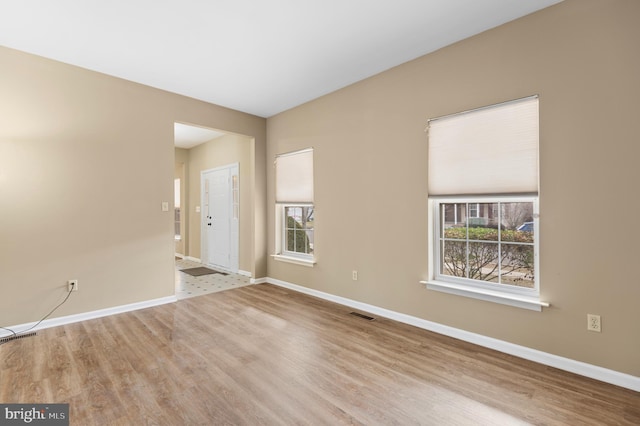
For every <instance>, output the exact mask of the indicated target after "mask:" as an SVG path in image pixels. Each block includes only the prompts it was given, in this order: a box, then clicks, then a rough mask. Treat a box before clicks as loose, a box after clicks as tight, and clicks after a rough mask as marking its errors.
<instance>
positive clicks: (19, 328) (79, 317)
mask: <svg viewBox="0 0 640 426" xmlns="http://www.w3.org/2000/svg"><path fill="white" fill-rule="evenodd" d="M177 301H178V299H177V298H176V296H167V297H161V298H159V299H152V300H145V301H143V302H136V303H130V304H128V305H121V306H114V307H112V308H105V309H99V310H97V311H91V312H84V313H81V314H74V315H67V316H64V317H59V318H51V319H48V320H44V321H42V322H41V323H40V324H38V326H37V327H33V326H34V325H36V324H37V322H30V323H27V324H19V325H14V326H11V327H7V328H10V329H11V330H14V331H15V332H16V333H22V332H23V331H26V330H29V331H37V330H43V329H45V328H51V327H57V326H59V325H65V324H72V323H74V322H80V321H86V320H90V319H95V318H101V317H106V316H109V315H115V314H121V313H123V312H130V311H137V310H138V309H145V308H150V307H152V306H158V305H164V304H166V303H173V302H177ZM31 327H33V329H31ZM11 334H13V333H11V332H9V331H7V330H2V329H0V337H5V336H9V335H11Z"/></svg>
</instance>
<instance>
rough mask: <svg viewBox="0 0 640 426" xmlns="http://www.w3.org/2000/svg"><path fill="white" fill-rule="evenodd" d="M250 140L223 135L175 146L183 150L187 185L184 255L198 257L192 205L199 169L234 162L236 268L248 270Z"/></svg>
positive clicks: (197, 223) (196, 201)
mask: <svg viewBox="0 0 640 426" xmlns="http://www.w3.org/2000/svg"><path fill="white" fill-rule="evenodd" d="M253 145H254V142H253V139H252V138H248V137H246V136H241V135H225V136H222V137H220V138H217V139H214V140H212V141H209V142H207V143H204V144H201V145H198V146H196V147H193V148H191V149H189V150H188V151H186V150H181V149H176V158H178V151H186V153H187V155H188V156H187V158H188V159H187V170H188V172H187V174H188V180H187V181H188V186H187V189H186V194H187V196H188V201H186V202H185V206H186V207H185V211H184V214H185V215H184V217H185V219H187V223H188V226H189V230H188V232H187V233H186V242H187V247H186V253H184V254H186V255H187V256H190V257H194V258H198V259H199V258H200V232H201V223H202V222H201V219H202V217H201V213H197V212H196V206H201V203H202V201H201V193H200V173H201V172H202V171H204V170H209V169H213V168H216V167H221V166H226V165H229V164H234V163H238V164H239V173H240V176H239V178H240V241H239V243H240V244H239V259H238V260H239V262H238V264H239V268H240V270H242V271H247V272H251V259H252V253H251V246H252V227H251V221H252V217H253V214H252V212H253V207H252V204H253V203H252V199H251V194H252V193H253V186H254V161H253V152H254V147H253Z"/></svg>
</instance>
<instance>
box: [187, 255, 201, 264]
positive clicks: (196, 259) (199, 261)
mask: <svg viewBox="0 0 640 426" xmlns="http://www.w3.org/2000/svg"><path fill="white" fill-rule="evenodd" d="M183 259H184V260H190V261H192V262H196V263H202V261H201V260H200V259H198V258H197V257H191V256H185V257H183Z"/></svg>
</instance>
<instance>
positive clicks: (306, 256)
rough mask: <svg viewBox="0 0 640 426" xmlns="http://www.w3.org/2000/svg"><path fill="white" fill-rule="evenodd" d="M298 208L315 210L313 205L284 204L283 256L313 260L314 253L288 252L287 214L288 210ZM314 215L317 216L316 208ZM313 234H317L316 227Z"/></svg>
mask: <svg viewBox="0 0 640 426" xmlns="http://www.w3.org/2000/svg"><path fill="white" fill-rule="evenodd" d="M289 207H290V208H296V207H311V208H314V206H313V204H283V205H282V254H283V255H285V256H291V257H299V258H301V259H307V260H313V252H311V253H303V252H299V251H291V250H288V247H287V241H288V238H287V237H288V236H287V232H288V229H287V215H286V214H285V212H286V210H287V208H289ZM313 214H314V215H315V208H314V212H313ZM313 232H314V233H315V227H314V229H313Z"/></svg>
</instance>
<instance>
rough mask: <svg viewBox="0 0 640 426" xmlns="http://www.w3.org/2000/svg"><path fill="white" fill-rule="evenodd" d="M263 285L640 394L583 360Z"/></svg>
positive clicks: (635, 385) (637, 385) (633, 383)
mask: <svg viewBox="0 0 640 426" xmlns="http://www.w3.org/2000/svg"><path fill="white" fill-rule="evenodd" d="M261 280H264V279H261ZM261 282H267V283H269V284H274V285H277V286H279V287H284V288H288V289H290V290H294V291H298V292H300V293H305V294H308V295H310V296H315V297H318V298H320V299H324V300H328V301H331V302H335V303H338V304H340V305H345V306H349V307H352V308H355V309H359V310H362V311H365V312H369V313H373V314H376V315H379V316H381V317H385V318H389V319H392V320H395V321H398V322H402V323H405V324H409V325H413V326H415V327H419V328H422V329H425V330H429V331H433V332H435V333H439V334H443V335H445V336H449V337H453V338H455V339H459V340H463V341H465V342H469V343H474V344H476V345H479V346H484V347H486V348H489V349H494V350H497V351H500V352H504V353H507V354H509V355H514V356H517V357H520V358H524V359H527V360H529V361H534V362H537V363H540V364H543V365H548V366H550V367H555V368H559V369H561V370H565V371H569V372H571V373H575V374H579V375H581V376H585V377H590V378H592V379H596V380H600V381H602V382H605V383H610V384H613V385H616V386H621V387H623V388H627V389H631V390H634V391H636V392H640V377H636V376H632V375H630V374H625V373H620V372H618V371H615V370H610V369H608V368H603V367H598V366H597V365H592V364H587V363H584V362H581V361H576V360H573V359H569V358H564V357H561V356H557V355H553V354H550V353H547V352H542V351H539V350H536V349H531V348H527V347H526V346H520V345H516V344H514V343H509V342H505V341H504V340H498V339H494V338H492V337H487V336H483V335H481V334H477V333H471V332H469V331H465V330H461V329H459V328H454V327H450V326H447V325H443V324H439V323H436V322H432V321H427V320H424V319H421V318H417V317H414V316H411V315H406V314H402V313H399V312H395V311H391V310H388V309H384V308H380V307H377V306H374V305H369V304H367V303H362V302H358V301H356V300H351V299H347V298H345V297H341V296H335V295H333V294H330V293H325V292H322V291H318V290H314V289H311V288H307V287H303V286H300V285H297V284H292V283H288V282H286V281H281V280H278V279H275V278H269V277H268V278H266V280H265V281H261ZM256 284H258V282H256Z"/></svg>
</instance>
